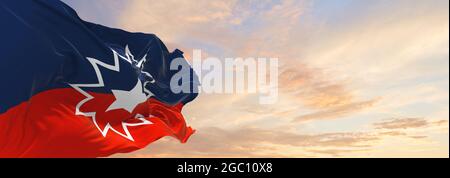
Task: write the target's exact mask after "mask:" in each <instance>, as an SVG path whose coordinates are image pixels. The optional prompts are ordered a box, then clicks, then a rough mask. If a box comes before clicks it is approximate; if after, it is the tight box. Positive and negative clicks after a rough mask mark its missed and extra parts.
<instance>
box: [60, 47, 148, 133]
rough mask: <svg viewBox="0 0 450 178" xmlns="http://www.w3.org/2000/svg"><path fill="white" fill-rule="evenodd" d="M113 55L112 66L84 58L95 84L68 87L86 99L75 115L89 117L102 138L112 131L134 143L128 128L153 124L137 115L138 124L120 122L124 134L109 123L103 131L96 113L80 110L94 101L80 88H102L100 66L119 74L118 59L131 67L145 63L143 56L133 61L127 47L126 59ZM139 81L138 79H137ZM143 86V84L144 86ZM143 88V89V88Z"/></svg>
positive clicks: (76, 109)
mask: <svg viewBox="0 0 450 178" xmlns="http://www.w3.org/2000/svg"><path fill="white" fill-rule="evenodd" d="M111 50H112V52H113V54H114V65H111V64H107V63H104V62H102V61H100V60H97V59H95V58H91V57H86V59H87V60H88V61H89V63H90V64H91V65H92V67H93V68H94V71H95V74H96V76H97V80H98V82H97V83H92V84H70V83H69V85H70V86H71V87H72V88H74V89H75V90H77V91H78V92H80V93H81V94H82V95H84V96H85V97H86V98H85V99H83V100H81V101H80V102H79V103H78V104H77V105H76V107H75V115H80V116H86V117H91V119H92V122H93V123H94V125H95V127H97V129H98V130H99V131H100V133H102V135H103V137H106V135H107V134H108V131H109V130H112V131H114V132H115V133H117V134H119V135H120V136H123V137H125V138H127V139H129V140H131V141H134V138H133V136H132V135H131V134H130V132H129V130H128V127H135V126H141V125H150V124H153V123H152V122H151V121H149V120H146V119H144V116H142V115H140V114H137V115H136V116H135V118H136V119H138V120H140V121H141V122H140V123H127V122H122V128H123V130H124V131H125V134H123V133H121V132H119V131H117V130H116V129H114V128H113V127H112V126H111V124H110V123H107V124H106V126H105V127H104V129H101V128H100V126H99V125H98V123H97V120H96V114H97V112H82V111H81V110H80V108H81V107H82V106H83V105H84V104H85V103H87V102H88V101H90V100H92V99H94V97H93V96H92V95H90V94H89V93H88V92H86V91H84V90H83V89H82V88H99V87H104V86H105V83H104V80H103V76H102V73H101V72H100V68H99V66H102V67H104V68H106V69H109V70H112V71H115V72H120V62H119V57H120V58H122V59H124V60H125V61H127V62H128V63H130V64H132V65H133V62H135V63H137V67H139V68H140V67H141V65H142V63H143V62H145V59H146V56H147V55H145V56H144V57H143V58H142V59H141V60H140V61H139V62H137V61H136V60H134V56H133V55H132V54H131V52H130V50H129V48H128V45H127V46H126V47H125V54H126V57H124V56H121V55H120V54H119V53H117V52H116V51H114V50H113V49H111ZM138 80H139V79H138ZM144 86H145V84H144ZM144 88H145V87H144ZM146 92H148V93H147V94H148V96H147V97H150V96H151V95H152V93H151V92H149V91H146ZM149 117H152V115H150V116H149Z"/></svg>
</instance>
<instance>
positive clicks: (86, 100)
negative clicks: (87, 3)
mask: <svg viewBox="0 0 450 178" xmlns="http://www.w3.org/2000/svg"><path fill="white" fill-rule="evenodd" d="M142 20H145V19H142ZM0 24H1V25H0V37H1V38H0V39H1V41H0V55H1V57H0V82H1V83H0V157H106V156H110V155H112V154H115V153H128V152H132V151H135V150H138V149H141V148H144V147H146V146H147V145H148V144H150V143H152V142H154V141H156V140H158V139H160V138H162V137H165V136H172V137H174V138H176V139H178V140H179V141H181V142H186V141H187V140H188V138H189V136H191V134H193V132H194V131H193V129H191V127H188V126H187V125H186V122H185V119H184V117H183V115H182V113H181V111H182V108H183V106H184V105H186V104H187V103H188V102H190V101H192V100H193V99H194V98H196V96H197V94H196V93H192V92H181V93H175V92H172V90H171V88H170V80H171V78H172V76H174V75H175V74H176V73H177V72H179V71H177V70H170V63H171V61H173V60H174V59H180V58H183V53H182V52H181V51H180V50H175V51H173V52H169V50H168V49H167V48H166V46H165V45H164V43H163V42H162V41H161V40H160V39H159V38H158V37H157V36H155V35H153V34H144V33H130V32H126V31H123V30H120V29H114V28H109V27H105V26H102V25H98V24H94V23H90V22H86V21H83V20H82V19H80V18H79V17H78V15H77V13H76V12H75V11H74V10H73V9H72V8H70V7H69V6H68V5H66V4H64V3H63V2H61V1H59V0H20V1H17V0H1V1H0ZM183 59H184V58H183ZM190 71H191V72H192V74H191V76H192V78H191V80H189V81H190V83H189V85H190V86H191V87H192V88H193V87H197V83H198V82H196V81H197V80H196V77H197V76H196V75H195V74H194V72H193V70H192V68H190ZM180 149H182V147H180Z"/></svg>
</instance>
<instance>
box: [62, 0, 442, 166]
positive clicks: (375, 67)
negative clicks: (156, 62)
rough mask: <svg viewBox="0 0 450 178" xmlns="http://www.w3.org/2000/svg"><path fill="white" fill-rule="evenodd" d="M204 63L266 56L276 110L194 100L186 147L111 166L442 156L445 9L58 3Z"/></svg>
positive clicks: (367, 4) (328, 0) (413, 4)
mask: <svg viewBox="0 0 450 178" xmlns="http://www.w3.org/2000/svg"><path fill="white" fill-rule="evenodd" d="M63 1H64V2H66V3H67V4H69V5H70V6H71V7H73V8H74V9H75V10H76V11H77V12H78V14H79V15H80V17H82V18H83V19H85V20H87V21H91V22H95V23H99V24H102V25H106V26H110V27H115V28H121V29H124V30H127V31H131V32H144V33H152V34H156V35H157V36H159V37H160V38H161V39H162V40H163V41H164V42H165V43H166V45H167V46H168V47H169V49H171V50H174V49H176V48H178V49H180V50H182V51H184V52H185V56H186V58H187V60H191V58H192V50H193V49H201V50H202V51H203V54H205V56H215V57H218V58H226V57H276V58H278V59H279V63H280V68H279V73H280V75H279V100H278V102H277V103H276V104H273V105H260V104H258V102H257V101H258V100H257V96H255V95H254V94H201V95H200V96H199V97H198V98H197V99H196V100H195V101H193V102H192V103H189V104H188V105H187V106H185V108H184V110H183V113H184V115H185V117H186V120H187V122H188V123H189V125H191V126H192V127H194V128H195V129H196V131H197V132H196V133H195V134H194V135H193V136H192V137H191V138H190V140H189V141H188V143H186V144H180V143H179V142H178V141H176V140H175V139H172V138H163V139H161V140H159V141H157V142H155V143H152V144H150V145H149V146H148V147H147V148H145V149H142V150H140V151H136V152H133V153H127V154H118V155H114V157H298V158H303V157H447V158H448V157H449V127H448V126H449V1H448V0H427V1H424V0H395V1H392V0H364V1H361V0H340V1H332V0H165V1H158V0H96V1H92V0H63Z"/></svg>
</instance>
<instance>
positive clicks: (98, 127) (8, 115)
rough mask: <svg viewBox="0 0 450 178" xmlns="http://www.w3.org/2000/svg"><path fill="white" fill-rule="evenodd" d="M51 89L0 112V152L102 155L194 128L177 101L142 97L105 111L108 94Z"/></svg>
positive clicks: (185, 133) (187, 133)
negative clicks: (129, 105)
mask: <svg viewBox="0 0 450 178" xmlns="http://www.w3.org/2000/svg"><path fill="white" fill-rule="evenodd" d="M90 94H91V95H92V96H93V98H92V99H91V100H89V101H86V102H85V104H84V105H82V106H81V107H80V108H79V110H80V111H81V112H82V113H83V114H79V113H77V112H76V111H77V105H78V106H79V103H80V101H82V100H83V99H85V97H84V96H83V95H81V94H80V93H79V92H77V91H75V90H74V89H55V90H49V91H46V92H42V93H40V94H37V95H35V96H33V97H32V98H31V99H30V100H29V101H27V102H24V103H21V104H20V105H17V106H15V107H13V108H10V109H9V110H8V111H7V112H5V113H2V114H0V157H105V156H110V155H112V154H114V153H127V152H131V151H135V150H138V149H141V148H144V147H146V146H147V145H148V144H150V143H152V142H154V141H156V140H158V139H160V138H162V137H164V136H172V137H174V138H176V139H178V140H180V141H181V142H183V143H184V142H186V141H187V139H188V138H189V137H190V136H191V135H192V134H193V133H194V130H192V129H191V128H190V127H187V126H186V122H185V120H184V117H183V115H182V114H181V109H182V107H183V105H182V104H179V105H176V106H169V105H166V104H164V103H162V102H159V101H158V100H156V99H152V98H151V99H148V100H147V101H146V102H144V103H141V104H139V105H138V106H136V108H135V109H134V111H133V112H132V113H129V112H128V111H126V110H120V109H119V110H113V111H107V108H108V105H110V104H111V103H112V102H113V101H114V96H113V95H110V94H98V93H90Z"/></svg>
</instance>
